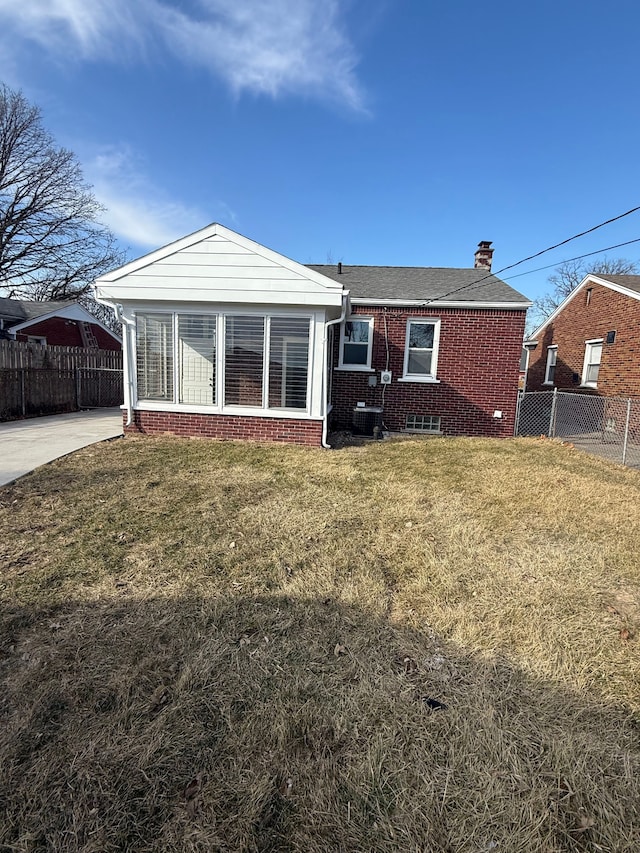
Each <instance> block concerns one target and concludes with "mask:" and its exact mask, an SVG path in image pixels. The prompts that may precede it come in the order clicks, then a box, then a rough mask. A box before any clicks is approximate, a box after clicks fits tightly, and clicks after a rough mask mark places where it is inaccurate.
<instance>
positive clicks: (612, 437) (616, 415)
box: [515, 388, 640, 468]
mask: <svg viewBox="0 0 640 853" xmlns="http://www.w3.org/2000/svg"><path fill="white" fill-rule="evenodd" d="M515 435H521V436H526V435H530V436H533V435H535V436H539V435H545V436H547V437H548V438H562V439H563V440H564V441H570V442H571V443H572V444H574V445H575V446H576V447H579V448H580V449H582V450H586V451H588V452H589V453H595V454H597V455H598V456H603V457H604V458H605V459H610V460H611V461H613V462H621V463H622V464H623V465H630V466H632V467H639V468H640V400H634V399H631V398H626V399H625V398H622V397H598V396H596V395H591V394H576V393H572V392H570V391H558V389H557V388H556V389H554V390H553V391H527V392H521V393H520V394H519V396H518V408H517V415H516V428H515Z"/></svg>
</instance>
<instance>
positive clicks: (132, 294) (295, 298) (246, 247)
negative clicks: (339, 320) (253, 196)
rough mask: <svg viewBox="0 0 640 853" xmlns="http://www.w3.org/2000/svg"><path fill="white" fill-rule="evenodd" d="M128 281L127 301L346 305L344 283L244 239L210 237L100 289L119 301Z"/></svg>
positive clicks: (104, 283)
mask: <svg viewBox="0 0 640 853" xmlns="http://www.w3.org/2000/svg"><path fill="white" fill-rule="evenodd" d="M183 242H184V241H183ZM125 269H126V267H125ZM125 279H126V286H125V290H126V296H125V298H126V300H127V301H129V300H133V301H135V300H147V299H153V300H158V299H160V300H171V301H175V302H201V303H205V302H207V303H211V302H213V301H214V299H215V300H216V301H219V302H221V303H225V302H226V303H230V304H231V303H235V304H239V303H243V304H260V305H265V304H269V305H292V306H306V305H310V306H311V305H313V306H316V307H317V306H320V305H336V306H338V305H340V303H341V300H342V287H341V285H340V284H338V283H336V282H333V281H331V280H330V279H325V278H324V277H323V276H321V275H320V274H319V273H316V272H313V271H311V270H308V269H306V268H305V267H303V266H302V265H300V264H296V263H295V262H293V261H290V260H289V259H287V258H284V257H282V256H280V255H277V254H276V253H274V252H271V251H270V250H268V249H266V248H265V247H259V246H258V245H257V244H253V243H252V242H251V241H247V240H246V239H245V238H242V237H240V235H234V239H230V238H227V237H224V236H222V235H220V234H210V235H209V236H206V237H203V238H202V239H200V240H198V241H195V242H194V243H193V244H191V245H183V247H182V248H180V249H178V250H176V251H174V252H172V253H171V254H167V255H166V256H165V257H160V258H158V259H156V260H153V261H152V262H151V263H147V264H145V265H144V266H140V267H139V268H137V269H132V270H131V271H130V272H129V273H127V274H126V276H125V277H123V278H122V279H121V280H117V281H114V282H101V283H100V287H101V288H104V292H105V294H106V293H113V295H114V297H115V299H116V300H118V301H119V300H120V299H121V298H122V294H121V290H122V288H123V283H124V281H125ZM101 292H102V291H101Z"/></svg>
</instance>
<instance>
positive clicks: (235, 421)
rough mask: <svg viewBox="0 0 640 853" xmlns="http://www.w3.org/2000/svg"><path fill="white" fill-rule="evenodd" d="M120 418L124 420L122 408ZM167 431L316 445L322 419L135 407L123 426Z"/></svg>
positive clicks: (128, 429) (319, 441)
mask: <svg viewBox="0 0 640 853" xmlns="http://www.w3.org/2000/svg"><path fill="white" fill-rule="evenodd" d="M124 419H125V421H126V412H125V413H124ZM167 432H168V433H172V434H173V435H182V436H201V437H203V438H222V439H251V440H253V441H281V442H286V443H288V444H305V445H309V446H311V447H319V446H320V445H321V444H322V421H316V420H313V421H310V420H302V419H298V418H260V417H249V416H247V415H198V414H191V413H186V412H145V411H135V412H134V422H133V424H132V425H131V426H129V427H125V433H145V434H147V435H161V434H162V433H167Z"/></svg>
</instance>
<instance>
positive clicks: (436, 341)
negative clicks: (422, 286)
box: [398, 317, 440, 383]
mask: <svg viewBox="0 0 640 853" xmlns="http://www.w3.org/2000/svg"><path fill="white" fill-rule="evenodd" d="M411 323H432V324H433V326H434V329H433V349H432V351H431V373H409V372H408V367H409V340H410V339H409V326H410V325H411ZM439 349H440V318H439V317H409V318H408V319H407V325H406V328H405V333H404V364H403V367H402V377H401V378H400V379H399V380H398V382H431V383H439V382H440V380H439V379H438V378H437V376H438V352H439Z"/></svg>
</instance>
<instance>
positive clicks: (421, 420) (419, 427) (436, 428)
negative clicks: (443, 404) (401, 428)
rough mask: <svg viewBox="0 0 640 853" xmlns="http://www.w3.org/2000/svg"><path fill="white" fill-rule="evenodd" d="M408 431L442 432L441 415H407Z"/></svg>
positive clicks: (406, 427)
mask: <svg viewBox="0 0 640 853" xmlns="http://www.w3.org/2000/svg"><path fill="white" fill-rule="evenodd" d="M405 429H406V430H407V431H408V432H426V433H440V415H407V419H406V422H405Z"/></svg>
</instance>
